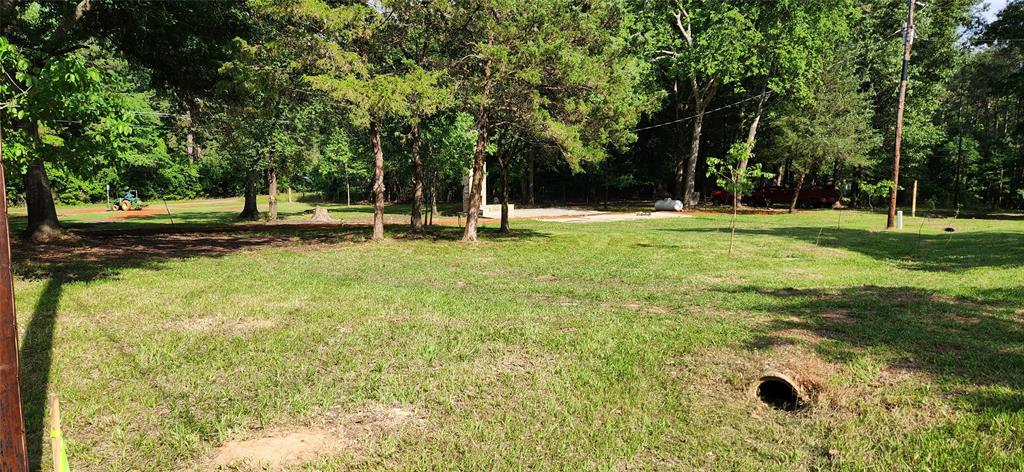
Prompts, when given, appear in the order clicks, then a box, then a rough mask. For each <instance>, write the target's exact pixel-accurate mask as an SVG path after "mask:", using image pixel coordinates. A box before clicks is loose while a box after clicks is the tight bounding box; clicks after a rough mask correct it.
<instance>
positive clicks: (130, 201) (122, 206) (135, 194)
mask: <svg viewBox="0 0 1024 472" xmlns="http://www.w3.org/2000/svg"><path fill="white" fill-rule="evenodd" d="M145 207H146V204H145V203H143V202H142V199H140V198H139V191H138V190H129V191H127V192H125V194H124V195H123V196H121V198H119V199H116V200H114V201H113V202H111V203H110V209H111V210H113V211H118V210H120V211H132V210H141V209H143V208H145Z"/></svg>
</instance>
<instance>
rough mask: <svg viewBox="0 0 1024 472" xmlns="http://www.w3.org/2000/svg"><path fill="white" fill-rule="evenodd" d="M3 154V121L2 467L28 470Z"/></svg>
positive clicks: (0, 138)
mask: <svg viewBox="0 0 1024 472" xmlns="http://www.w3.org/2000/svg"><path fill="white" fill-rule="evenodd" d="M3 155H4V132H3V125H0V470H2V471H5V472H6V471H12V472H27V471H28V453H27V452H26V447H25V422H24V419H23V417H22V416H21V379H20V375H21V370H20V368H19V366H18V320H17V317H16V316H15V310H14V276H13V274H12V273H11V238H10V234H9V233H8V226H7V182H5V181H4V167H3Z"/></svg>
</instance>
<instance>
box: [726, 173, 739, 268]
mask: <svg viewBox="0 0 1024 472" xmlns="http://www.w3.org/2000/svg"><path fill="white" fill-rule="evenodd" d="M737 187H738V186H737V185H735V184H734V185H733V186H732V222H731V223H730V224H729V226H730V228H729V256H732V242H733V240H734V239H736V213H737V209H738V208H739V206H740V197H739V193H740V192H739V189H738V188H737Z"/></svg>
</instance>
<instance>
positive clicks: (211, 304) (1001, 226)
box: [15, 201, 1024, 471]
mask: <svg viewBox="0 0 1024 472" xmlns="http://www.w3.org/2000/svg"><path fill="white" fill-rule="evenodd" d="M220 202H221V203H216V202H215V203H209V202H207V204H203V205H197V206H196V209H195V210H194V211H193V212H192V214H190V215H188V216H182V217H181V220H180V223H178V224H196V225H198V224H203V223H209V222H223V221H226V219H225V218H227V217H228V216H229V215H231V214H233V213H234V212H236V211H237V210H238V206H239V205H238V204H237V202H236V201H220ZM174 205H185V203H176V204H174ZM307 207H308V205H306V204H298V203H293V204H285V205H284V208H283V209H282V211H284V212H286V213H289V214H290V215H292V216H293V217H298V214H300V213H301V212H302V211H303V210H305V209H306V208H307ZM186 209H187V207H180V208H178V210H180V214H182V215H184V214H185V213H186ZM261 209H265V206H264V207H261ZM171 210H172V212H177V210H176V209H175V208H173V207H172V208H171ZM331 210H332V214H334V215H335V217H341V218H354V217H356V216H358V215H362V217H365V216H367V215H368V210H367V209H366V207H357V208H352V209H344V208H340V207H337V206H334V207H331ZM402 210H403V209H402V208H399V207H393V208H391V209H390V210H389V211H391V212H393V213H394V214H395V216H396V217H400V216H401V211H402ZM346 212H348V213H346ZM346 215H350V216H346ZM837 217H838V214H837V213H836V212H834V211H809V212H802V213H800V214H797V215H785V214H778V215H747V216H741V217H740V221H739V229H738V232H737V240H736V248H735V250H734V256H733V257H731V258H728V257H726V255H725V253H726V248H727V245H728V233H727V228H728V216H727V215H724V214H697V215H695V216H694V217H693V218H687V219H658V220H650V221H637V222H619V223H588V224H563V223H554V222H548V223H544V222H531V221H515V222H514V225H513V226H514V229H515V230H516V232H515V234H514V235H513V236H510V237H499V236H498V235H496V234H494V233H493V232H492V231H493V230H492V228H490V227H489V228H485V233H484V235H483V241H482V242H481V243H479V244H471V245H467V244H462V243H459V242H457V239H458V236H459V231H458V228H452V227H450V228H443V229H435V230H433V231H432V232H431V233H430V234H429V235H428V237H422V238H413V237H409V235H407V234H405V232H404V230H403V229H400V228H399V227H397V226H392V227H389V239H388V240H387V241H385V242H383V243H370V242H367V241H366V239H368V237H369V232H368V231H369V230H368V229H366V228H362V227H341V228H338V229H326V230H305V231H302V230H295V229H288V228H284V229H277V230H274V231H271V230H267V231H246V232H211V233H197V234H174V235H159V234H155V235H154V234H147V235H141V236H133V235H132V234H131V233H130V232H128V231H126V233H125V234H124V235H119V236H115V235H111V234H109V233H105V234H103V235H102V236H101V235H94V236H93V235H90V234H89V231H90V230H91V228H94V227H95V228H101V227H107V226H106V224H104V225H92V226H85V227H83V228H82V229H80V231H79V233H80V234H81V238H80V239H78V240H70V241H61V242H58V243H53V244H51V245H48V246H42V247H40V248H31V247H28V246H25V245H23V244H21V245H19V246H18V247H17V248H16V251H15V258H16V267H15V271H16V273H17V274H16V275H17V277H18V278H17V280H16V290H17V303H18V308H19V315H20V316H19V328H20V329H21V330H22V333H23V339H22V368H23V383H24V386H23V389H24V401H25V415H26V418H27V422H28V428H29V431H30V439H29V443H30V449H31V453H32V456H33V457H34V459H35V460H36V461H41V463H42V464H44V465H46V464H49V450H48V443H43V442H42V441H43V440H44V439H46V440H48V437H49V435H46V434H43V433H44V420H43V418H44V417H45V411H44V408H45V399H46V395H47V394H48V393H58V394H59V395H60V399H61V402H62V406H61V409H62V412H63V415H64V416H63V423H64V434H65V437H66V438H67V441H68V444H69V456H70V459H71V464H72V468H73V470H97V471H98V470H124V471H128V470H181V469H185V470H209V469H210V468H211V464H212V462H211V460H212V458H213V457H214V456H216V455H217V454H218V447H220V446H221V445H222V444H225V443H230V442H231V441H239V440H246V439H253V438H261V437H264V436H272V435H274V434H283V433H287V432H294V431H308V430H317V431H328V432H330V434H334V435H336V437H337V442H336V445H335V447H333V448H332V449H331V453H330V454H326V455H324V456H322V457H319V458H315V459H312V460H311V461H310V462H308V463H306V464H304V465H294V468H296V469H299V470H347V469H356V468H359V469H362V468H379V469H403V470H404V469H418V470H438V469H461V470H490V469H515V470H521V469H533V470H551V469H561V470H579V469H603V470H613V469H614V470H623V469H682V470H693V469H702V470H709V469H714V470H808V469H814V470H818V469H829V470H831V469H838V470H860V469H871V470H925V469H930V470H957V469H960V470H963V469H971V470H982V469H988V470H1007V469H1015V470H1016V469H1021V468H1022V467H1024V465H1022V464H1024V450H1022V444H1024V324H1022V323H1024V288H1022V281H1024V218H1022V217H1021V216H1020V215H1004V216H1002V217H994V218H992V219H970V220H966V219H961V220H957V221H955V222H952V220H940V219H929V220H925V219H915V218H910V219H908V224H907V228H906V229H905V230H903V231H902V232H895V231H894V232H886V231H880V230H879V228H880V227H881V226H882V225H883V224H884V216H882V215H878V214H868V213H859V212H852V211H848V212H843V215H842V224H841V227H837V223H838V221H837ZM65 219H66V220H68V221H77V222H82V223H84V222H87V221H88V217H80V216H75V215H70V214H69V215H67V216H66V218H65ZM176 223H177V222H176ZM117 224H122V223H117ZM131 224H132V225H136V226H137V225H146V224H149V225H156V224H164V223H163V221H162V220H161V219H159V218H157V217H152V218H149V219H147V220H140V221H131ZM948 224H953V225H954V226H956V228H957V231H956V232H955V233H945V232H943V231H942V228H943V227H944V226H946V225H948ZM124 227H125V228H126V229H128V226H124ZM769 370H782V371H786V372H793V373H794V374H796V375H798V376H799V377H800V378H801V379H804V380H806V382H807V384H806V385H808V386H809V387H810V388H811V389H812V390H813V396H814V402H813V403H812V404H811V405H810V406H808V407H807V408H805V409H803V410H800V411H797V412H784V411H779V410H774V409H771V408H769V407H767V406H765V405H764V404H762V403H761V402H759V401H758V400H757V399H756V398H755V397H754V396H752V395H751V394H750V387H751V385H752V384H753V382H755V381H756V380H757V379H758V377H759V376H760V375H761V374H762V373H764V372H766V371H769ZM396 411H397V412H401V414H398V415H396V414H392V413H388V412H396ZM242 470H248V469H245V468H244V467H243V468H242Z"/></svg>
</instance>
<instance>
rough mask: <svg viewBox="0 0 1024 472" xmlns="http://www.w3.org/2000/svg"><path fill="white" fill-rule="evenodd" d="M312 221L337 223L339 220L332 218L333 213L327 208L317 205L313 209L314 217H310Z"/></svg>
mask: <svg viewBox="0 0 1024 472" xmlns="http://www.w3.org/2000/svg"><path fill="white" fill-rule="evenodd" d="M309 221H310V222H312V223H337V222H338V220H335V219H334V218H331V215H330V214H328V213H327V209H326V208H324V207H322V206H320V205H317V206H316V208H314V209H313V217H312V218H310V219H309Z"/></svg>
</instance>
